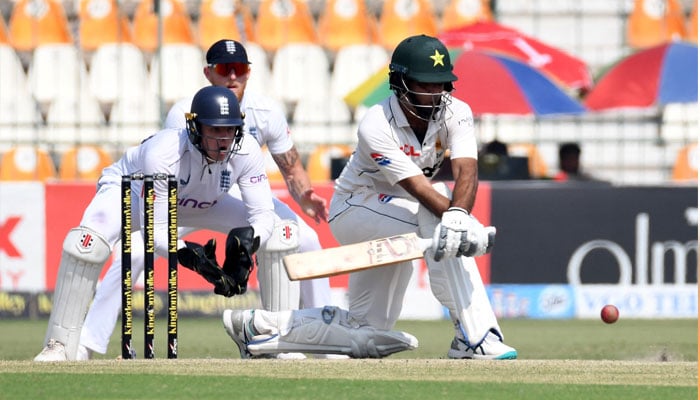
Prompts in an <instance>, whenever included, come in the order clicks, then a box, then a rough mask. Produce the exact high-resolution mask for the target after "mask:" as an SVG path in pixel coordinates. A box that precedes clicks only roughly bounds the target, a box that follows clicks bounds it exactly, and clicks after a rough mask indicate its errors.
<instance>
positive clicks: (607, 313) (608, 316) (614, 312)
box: [600, 304, 620, 324]
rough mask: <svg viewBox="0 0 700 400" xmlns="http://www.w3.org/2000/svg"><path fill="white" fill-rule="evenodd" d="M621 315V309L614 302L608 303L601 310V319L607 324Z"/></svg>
mask: <svg viewBox="0 0 700 400" xmlns="http://www.w3.org/2000/svg"><path fill="white" fill-rule="evenodd" d="M619 317H620V311H619V310H618V309H617V307H615V306H614V305H612V304H608V305H606V306H605V307H603V309H601V310H600V319H602V320H603V322H605V323H606V324H612V323H614V322H615V321H617V319H618V318H619Z"/></svg>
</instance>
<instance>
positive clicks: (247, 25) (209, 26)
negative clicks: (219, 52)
mask: <svg viewBox="0 0 700 400" xmlns="http://www.w3.org/2000/svg"><path fill="white" fill-rule="evenodd" d="M254 28H255V22H254V19H253V14H252V12H251V11H250V8H249V7H248V6H247V5H246V4H244V3H243V2H242V1H240V0H231V1H221V0H202V2H201V3H200V5H199V20H198V22H197V32H198V35H197V36H198V42H199V47H200V48H201V49H202V51H207V49H208V48H209V47H210V46H211V45H212V44H214V43H215V42H216V41H218V40H221V39H223V38H226V39H233V40H237V41H239V42H242V43H243V42H249V41H250V42H254V41H255V36H254V33H255V31H254ZM246 49H247V48H246Z"/></svg>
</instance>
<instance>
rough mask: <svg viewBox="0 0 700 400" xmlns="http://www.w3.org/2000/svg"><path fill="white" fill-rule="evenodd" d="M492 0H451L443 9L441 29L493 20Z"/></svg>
mask: <svg viewBox="0 0 700 400" xmlns="http://www.w3.org/2000/svg"><path fill="white" fill-rule="evenodd" d="M490 3H491V1H490V0H450V2H449V4H448V5H447V6H446V7H445V9H443V11H442V19H441V20H440V29H441V30H448V29H454V28H459V27H460V26H464V25H468V24H471V23H474V22H477V21H492V20H493V13H491V6H490Z"/></svg>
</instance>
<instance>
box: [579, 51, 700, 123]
mask: <svg viewBox="0 0 700 400" xmlns="http://www.w3.org/2000/svg"><path fill="white" fill-rule="evenodd" d="M697 101H698V46H697V45H695V44H691V43H683V42H670V43H665V44H662V45H658V46H654V47H649V48H646V49H644V50H640V51H638V52H636V53H634V54H631V55H629V56H626V57H623V58H622V59H621V60H618V61H617V62H616V63H615V64H614V65H613V66H612V67H611V68H610V69H608V70H607V72H605V73H604V74H603V75H602V76H601V77H600V79H599V80H598V81H597V83H596V85H595V87H594V88H593V89H592V90H591V91H590V92H589V93H588V95H587V96H586V99H585V103H586V106H588V108H590V109H591V110H605V109H613V108H625V107H652V106H664V105H666V104H669V103H696V102H697Z"/></svg>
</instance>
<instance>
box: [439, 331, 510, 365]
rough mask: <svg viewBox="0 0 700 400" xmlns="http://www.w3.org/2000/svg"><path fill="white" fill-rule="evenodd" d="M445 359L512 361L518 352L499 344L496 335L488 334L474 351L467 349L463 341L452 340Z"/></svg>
mask: <svg viewBox="0 0 700 400" xmlns="http://www.w3.org/2000/svg"><path fill="white" fill-rule="evenodd" d="M447 357H448V358H456V359H475V360H514V359H516V358H518V352H517V351H516V350H515V349H514V348H512V347H510V346H508V345H506V344H505V343H503V342H501V341H500V340H499V339H498V338H497V337H496V335H493V334H491V333H489V334H488V336H486V339H484V341H483V342H481V344H480V345H478V346H476V348H474V349H472V348H470V347H468V346H467V344H466V343H465V342H464V340H462V339H460V338H458V337H455V338H454V339H452V345H451V346H450V350H449V351H448V352H447Z"/></svg>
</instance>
